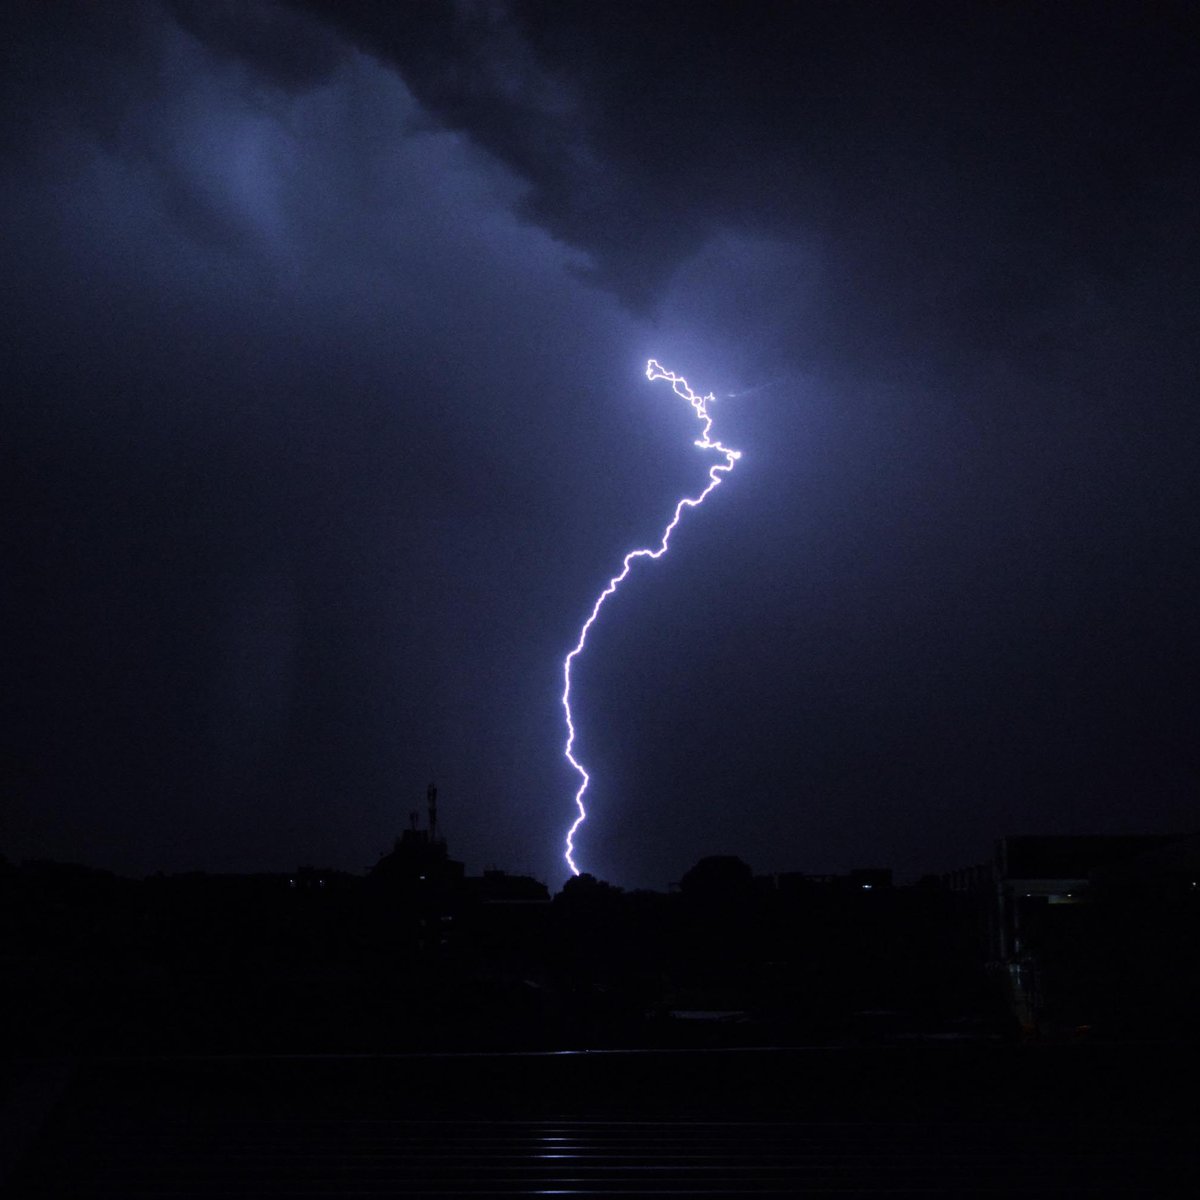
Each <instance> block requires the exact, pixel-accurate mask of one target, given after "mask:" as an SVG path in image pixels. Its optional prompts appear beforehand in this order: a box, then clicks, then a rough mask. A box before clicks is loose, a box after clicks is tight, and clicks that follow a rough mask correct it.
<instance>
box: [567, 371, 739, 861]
mask: <svg viewBox="0 0 1200 1200" xmlns="http://www.w3.org/2000/svg"><path fill="white" fill-rule="evenodd" d="M646 378H647V379H649V380H651V381H654V380H656V379H665V380H667V382H668V383H670V385H671V390H672V391H673V392H674V393H675V395H677V396H678V397H679V398H680V399H681V400H686V401H687V402H688V403H689V404H690V405H691V406H692V408H693V409H694V410H695V413H696V419H697V420H698V421H699V422H700V423H701V425H702V426H703V432H702V433H701V435H700V436H699V437H698V438H697V439H696V441H695V445H697V446H699V447H700V449H701V450H715V451H716V452H717V453H718V454H720V455H722V456H723V457H724V459H725V461H724V462H723V463H714V464H713V466H711V467H709V469H708V486H707V487H706V488H705V489H704V490H703V491H702V492H701V493H700V495H698V496H685V497H684V498H683V499H682V500H680V501H679V503H678V504H676V505H675V514H674V516H672V518H671V520H670V522H669V524H668V525H667V527H666V529H664V530H663V534H662V539H661V540H660V541H659V543H658V549H656V550H652V549H650V548H649V547H644V548H642V549H639V550H631V551H630V552H629V553H628V554H627V555H625V557H624V559H623V560H622V561H621V570H620V572H619V573H618V574H616V575H614V576H613V577H612V578H611V579H610V580H609V581H608V586H607V587H606V588H605V589H604V591H602V592H601V593H600V595H599V596H597V597H596V602H595V604H593V605H592V611H591V613H590V614H589V615H588V619H587V620H586V621H584V623H583V628H582V629H580V631H579V640H578V641H577V642H576V643H575V649H574V650H572V651H571V652H570V653H569V654H568V655H567V657H566V658H564V659H563V694H562V706H563V712H564V713H565V714H566V718H567V741H566V745H565V746H564V747H563V755H564V757H565V758H566V760H567V762H569V763H570V764H571V766H572V767H574V768H575V770H576V771H578V772H579V779H580V783H579V790H578V791H577V792H576V793H575V807H576V808H577V809H578V810H579V813H578V815H577V816H576V818H575V820H574V821H573V822H572V824H571V828H570V829H568V830H567V848H566V852H565V853H564V855H563V857H564V858H565V859H566V860H567V866H569V867H570V868H571V873H572V874H573V875H578V874H579V867H578V866H577V865H576V863H575V834H576V833H577V832H578V830H579V827H580V825H582V824H583V823H584V821H586V820H587V810H586V809H585V808H584V806H583V794H584V792H586V791H587V788H588V784H589V783H590V782H591V780H590V778H589V776H588V773H587V771H586V770H585V769H584V767H583V764H582V763H581V762H580V761H579V760H578V759H577V758H576V757H575V754H574V746H575V723H574V721H572V720H571V664H572V663H573V662H574V661H575V659H576V658H578V657H579V655H580V654H582V653H583V648H584V646H585V645H587V635H588V630H589V629H591V627H592V626H593V624H595V621H596V618H597V617H598V616H599V615H600V609H601V608H602V607H603V606H604V602H605V600H607V599H608V598H609V596H611V595H612V594H613V593H614V592H615V591H616V590H617V588H619V587H620V586H621V584H622V583H623V582H624V581H625V577H626V576H627V575H628V574H629V571H630V568H631V567H632V566H633V563H634V560H635V559H638V558H662V556H663V555H664V554H666V552H667V544H668V543H669V542H670V540H671V534H672V533H673V532H674V531H675V526H676V525H678V524H679V518H680V517H681V516H683V510H684V509H685V508H698V507H699V506H700V505H701V504H703V503H704V501H705V500H706V499H707V497H708V494H709V493H710V492H711V491H712V490H713V489H714V488H715V487H716V486H717V484H719V483H720V482H721V480H722V478H723V477H724V476H726V475H728V474H729V472H730V471H732V470H733V464H734V463H735V462H737V460H738V459H739V458H741V456H742V454H741V451H740V450H730V449H729V447H728V446H722V445H721V443H720V442H717V441H713V439H712V438H711V437H710V436H709V434H710V433H711V432H712V417H710V416H709V415H708V407H707V405H708V403H709V401H710V400H712V399H713V395H712V393H711V392H710V393H709V394H708V395H707V396H697V395H696V393H695V392H693V391H692V389H691V388H690V387H688V382H687V380H686V379H684V378H683V376H681V375H676V374H675V373H674V372H673V371H664V370H663V368H662V367H661V366H659V364H658V363H657V362H656V361H655V360H654V359H653V358H652V359H651V360H650V361H649V362H648V363H647V364H646Z"/></svg>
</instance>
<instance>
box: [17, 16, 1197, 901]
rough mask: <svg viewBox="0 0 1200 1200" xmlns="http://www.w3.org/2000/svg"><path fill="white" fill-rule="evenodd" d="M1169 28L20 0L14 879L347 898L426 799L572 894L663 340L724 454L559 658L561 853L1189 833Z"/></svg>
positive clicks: (1183, 415)
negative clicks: (47, 876) (330, 880)
mask: <svg viewBox="0 0 1200 1200" xmlns="http://www.w3.org/2000/svg"><path fill="white" fill-rule="evenodd" d="M1185 16H1186V14H1185V13H1184V11H1183V10H1182V9H1179V8H1173V7H1171V6H1166V5H1163V6H1155V7H1153V8H1144V7H1143V6H1137V5H1128V6H1115V5H1106V6H1087V7H1081V6H1067V5H1062V6H1059V5H1031V6H1017V5H1005V6H982V5H960V4H948V5H894V4H833V5H816V4H806V5H799V4H790V3H789V4H765V3H764V4H759V5H754V6H746V5H741V4H738V5H733V4H730V5H708V4H703V5H702V4H693V3H684V2H680V3H673V4H661V3H650V4H628V5H618V4H577V3H553V4H522V3H517V4H512V5H499V4H490V3H484V4H470V3H460V4H433V3H430V4H425V3H422V4H404V5H374V4H365V3H337V4H333V3H329V4H326V3H317V2H315V0H308V2H304V3H292V4H267V3H264V4H251V5H242V4H213V3H200V2H196V3H191V2H187V0H175V2H173V3H169V4H163V5H156V4H143V5H105V6H100V5H82V4H81V5H54V6H43V5H33V4H24V5H11V6H9V7H8V9H7V10H6V13H5V18H4V19H5V21H6V22H7V36H6V37H5V38H4V51H3V53H4V55H5V67H6V70H5V72H4V79H3V81H2V82H0V88H3V96H4V101H5V103H4V109H3V116H2V117H0V135H2V138H3V143H2V144H3V155H4V160H3V161H4V178H3V181H2V182H3V191H2V192H0V202H2V204H3V217H4V224H5V229H6V231H7V236H6V239H5V245H4V259H3V263H2V264H0V266H2V267H3V270H4V272H5V278H6V280H7V282H8V288H9V297H10V299H11V303H9V304H7V305H6V308H5V312H4V314H3V321H4V324H3V336H4V346H5V352H6V364H5V379H6V391H7V392H8V394H9V395H11V396H12V397H14V398H15V400H14V401H13V402H12V403H11V404H10V405H9V406H8V411H7V413H6V420H7V423H8V425H9V426H10V432H11V435H12V436H11V439H10V442H11V444H12V445H13V446H14V448H15V449H16V455H15V458H16V459H17V461H16V464H15V466H14V469H13V470H12V471H11V472H8V473H6V478H5V480H4V486H5V488H6V490H7V493H8V496H9V498H10V500H11V505H12V508H13V511H14V512H15V513H17V520H16V521H15V522H14V528H15V530H16V535H15V537H14V539H13V541H12V544H11V546H10V550H11V561H12V565H13V570H12V572H11V579H12V581H13V594H14V603H13V616H12V618H11V619H10V620H9V622H8V624H7V629H6V633H7V635H8V636H9V638H10V639H11V641H12V645H13V653H12V654H11V655H10V656H9V657H10V661H11V662H12V663H13V664H14V671H13V676H14V678H15V679H16V680H17V686H16V688H15V689H14V696H13V700H14V704H13V710H14V711H13V719H12V720H11V721H10V722H9V723H8V726H7V731H6V736H7V737H8V738H9V739H10V740H11V742H12V749H13V753H12V754H10V755H9V756H8V761H9V763H10V768H9V769H10V770H11V771H12V772H13V776H14V779H15V780H16V783H15V786H13V787H12V788H10V789H9V790H8V791H7V792H6V796H7V798H8V800H9V802H10V804H11V806H12V813H11V814H10V817H9V819H8V822H7V826H6V828H7V829H8V831H9V834H8V836H9V837H10V838H11V839H12V840H11V841H10V843H9V844H10V846H11V847H12V850H10V852H17V853H20V852H40V853H54V854H57V855H59V856H62V857H82V858H88V859H91V860H92V861H97V862H112V863H116V864H118V865H122V864H128V865H130V866H132V867H140V868H152V867H155V866H159V865H163V866H168V867H172V866H181V865H203V864H208V865H235V866H239V867H254V866H262V865H278V866H283V865H290V863H291V861H292V860H294V859H299V858H317V859H326V860H333V861H335V862H337V863H338V864H339V865H346V866H350V867H354V868H358V867H361V866H362V865H364V864H365V863H366V862H369V861H370V860H371V858H372V857H373V855H374V853H375V852H376V851H378V850H379V849H380V848H381V845H383V844H384V843H385V842H386V840H387V839H388V838H389V837H390V836H391V835H392V834H393V833H394V832H395V831H396V830H397V828H398V827H399V826H402V825H403V823H404V819H405V814H406V813H407V810H408V808H409V807H410V806H411V805H412V800H411V799H410V797H411V798H413V799H416V798H419V796H420V794H421V792H422V790H423V787H424V784H425V782H426V781H427V779H428V777H429V776H431V775H434V774H436V775H437V776H438V778H439V782H441V784H442V785H443V795H444V798H445V803H444V813H445V821H446V823H447V826H448V828H449V829H450V832H451V835H452V838H453V849H454V850H455V851H456V852H457V853H461V854H462V855H464V856H465V857H466V858H467V859H468V861H469V862H471V864H472V865H473V866H478V865H480V864H481V863H483V862H496V863H498V864H499V865H502V866H511V867H521V866H529V867H532V868H533V869H535V870H537V871H538V872H540V873H543V874H545V875H546V876H547V877H548V878H549V880H550V881H551V882H552V883H557V882H558V881H559V872H560V871H561V863H560V861H559V858H558V853H559V839H560V837H561V832H562V828H563V826H564V825H565V822H566V817H567V810H568V808H569V791H570V782H571V780H570V777H569V773H567V772H565V771H563V770H562V769H561V762H560V760H559V757H558V746H559V742H560V738H561V729H560V727H559V713H558V709H557V703H556V701H557V694H558V687H559V678H558V665H559V662H560V661H561V654H562V652H563V650H564V649H565V648H566V646H567V645H569V644H570V640H571V639H572V638H573V636H574V633H575V630H576V629H577V627H578V626H577V621H578V620H579V619H580V618H581V617H582V615H583V613H584V611H585V609H586V603H587V600H588V598H589V597H590V596H591V595H593V594H594V591H595V588H596V585H597V584H598V583H602V582H603V580H604V579H605V578H607V572H608V570H609V568H610V567H611V566H612V565H614V564H615V562H617V561H619V554H620V553H621V552H622V551H624V550H626V549H628V548H629V546H630V545H631V544H636V543H637V542H638V541H639V540H641V539H643V538H645V537H647V536H649V535H650V534H652V532H653V530H654V528H655V523H656V521H657V520H658V519H659V514H661V513H663V512H666V511H669V506H670V504H671V503H672V502H673V500H674V499H675V498H676V497H677V496H678V495H679V494H681V493H682V491H684V490H686V489H688V488H692V487H694V486H695V482H696V478H697V475H696V471H697V461H696V452H695V451H694V450H692V449H691V447H690V445H689V442H690V438H691V436H692V432H691V430H690V429H689V428H687V419H686V414H682V415H681V414H678V413H675V412H674V410H673V409H671V407H670V405H669V404H665V403H662V402H661V401H662V398H661V397H659V396H658V395H657V394H656V393H654V391H653V389H651V390H650V391H649V392H646V391H644V390H643V385H640V384H639V383H638V376H637V373H638V370H639V368H640V364H641V362H643V361H644V358H645V357H646V356H648V355H650V354H654V355H655V356H657V357H659V358H660V359H661V360H662V361H664V362H665V363H667V365H670V366H677V367H678V368H679V369H681V370H683V371H685V372H686V373H687V374H688V375H689V377H690V378H692V380H693V382H694V383H696V384H697V385H698V386H701V387H704V388H706V389H707V388H709V387H712V388H714V389H715V390H717V391H718V393H719V394H720V395H721V397H722V399H721V400H720V401H719V402H718V409H717V415H718V420H719V422H720V426H719V433H720V436H721V437H722V438H723V439H725V440H727V441H728V443H729V444H731V445H735V446H738V447H740V448H742V449H744V450H745V452H746V453H745V458H744V460H743V462H742V463H741V464H740V465H739V470H738V473H737V475H736V476H735V477H734V478H733V479H731V480H730V482H729V485H728V486H727V487H725V488H723V489H722V490H721V492H720V493H719V495H718V497H715V498H714V499H716V500H717V501H718V504H717V506H716V507H714V509H713V510H712V511H711V512H706V513H705V514H704V519H696V520H693V521H691V522H690V523H689V525H688V527H687V530H686V535H685V536H681V537H680V538H679V539H678V541H677V543H676V544H675V546H674V547H673V550H672V558H671V561H670V563H669V564H666V563H664V564H661V565H660V566H659V567H658V568H657V570H656V571H651V572H647V573H646V576H645V578H644V581H643V582H641V583H640V584H639V585H638V586H637V587H635V588H634V589H632V590H631V591H630V592H629V593H628V594H623V595H622V607H621V608H620V610H619V614H618V613H617V611H616V610H614V613H613V619H609V620H607V621H606V622H605V623H604V624H602V626H600V627H598V628H597V630H596V634H595V640H594V641H593V642H592V643H591V650H590V651H589V653H590V655H591V656H590V657H589V658H588V659H587V660H586V661H585V662H582V663H581V665H580V673H579V676H578V683H579V689H580V695H579V704H580V713H581V716H582V720H583V729H584V732H583V735H582V738H583V740H582V745H583V748H584V752H585V761H588V762H589V765H591V764H593V763H594V765H595V767H596V772H595V779H596V783H595V786H594V793H593V796H594V800H595V802H596V805H597V808H596V819H595V821H594V822H593V823H592V824H590V825H589V826H588V827H587V831H586V836H585V839H584V844H585V852H584V862H585V864H586V865H588V866H589V867H591V868H592V869H595V870H597V871H598V872H600V873H602V874H607V875H610V876H612V877H613V878H616V879H617V880H619V881H622V882H642V883H650V884H654V885H661V884H662V883H663V882H664V881H665V880H666V879H667V878H677V877H678V876H679V874H680V873H681V872H682V871H683V870H684V869H686V867H687V866H689V865H690V863H691V862H692V861H694V860H695V858H696V857H698V856H699V854H701V853H712V852H735V853H741V854H743V855H744V856H746V857H747V858H748V859H749V860H750V861H752V862H753V863H754V865H755V866H756V867H759V868H761V869H781V868H789V867H791V868H794V867H800V868H802V869H803V868H810V869H816V870H820V869H840V868H844V867H847V866H851V865H859V864H861V863H862V862H863V861H865V860H875V861H880V862H884V863H889V862H890V863H892V864H894V865H896V866H897V867H899V868H901V869H902V870H905V871H917V870H921V869H927V868H929V867H936V866H953V865H959V863H960V862H961V861H965V860H968V859H970V858H974V857H977V856H980V855H982V854H983V853H984V852H985V851H986V847H987V843H988V841H989V840H990V838H992V837H993V836H995V835H997V834H1000V833H1004V832H1009V831H1026V830H1036V829H1057V830H1064V831H1066V830H1089V829H1096V830H1105V829H1119V828H1137V827H1145V828H1171V827H1177V826H1179V825H1180V824H1182V823H1186V819H1187V818H1188V814H1189V813H1190V812H1191V809H1190V807H1189V805H1190V804H1191V797H1192V796H1193V795H1194V781H1195V778H1196V774H1195V772H1196V768H1197V764H1196V760H1195V752H1194V746H1195V744H1196V743H1197V741H1198V739H1196V738H1195V737H1194V736H1193V735H1194V732H1195V725H1196V720H1195V718H1196V703H1195V685H1194V679H1195V669H1196V667H1197V657H1198V656H1197V647H1196V637H1195V632H1196V631H1195V624H1194V620H1193V619H1192V617H1191V615H1190V614H1191V613H1192V612H1193V611H1194V595H1195V569H1194V546H1195V543H1196V538H1197V530H1196V514H1197V512H1200V498H1198V497H1197V495H1196V483H1195V479H1196V473H1195V469H1194V463H1193V461H1192V449H1193V447H1194V445H1195V442H1196V433H1197V432H1198V430H1197V416H1196V406H1195V396H1196V394H1197V392H1198V391H1200V386H1198V379H1197V370H1196V354H1195V338H1194V331H1195V327H1196V323H1197V322H1196V317H1197V313H1196V301H1197V288H1196V267H1195V262H1196V259H1197V256H1196V254H1195V238H1196V230H1195V220H1194V213H1195V193H1196V186H1195V185H1196V179H1195V161H1196V160H1195V156H1194V152H1193V146H1192V141H1191V137H1192V135H1191V131H1190V123H1189V121H1188V119H1187V117H1188V114H1189V113H1190V111H1192V110H1193V109H1194V107H1195V103H1194V101H1195V72H1194V70H1193V66H1192V58H1191V53H1190V51H1189V49H1188V40H1187V37H1186V28H1185V23H1184V17H1185ZM614 298H616V299H614ZM617 299H619V301H620V305H623V306H624V311H622V309H621V307H619V305H618V303H617ZM728 393H735V394H736V397H737V398H736V399H733V398H730V399H728V400H727V399H726V396H727V394H728ZM697 517H698V518H699V515H698V514H697Z"/></svg>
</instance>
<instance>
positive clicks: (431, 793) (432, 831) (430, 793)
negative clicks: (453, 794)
mask: <svg viewBox="0 0 1200 1200" xmlns="http://www.w3.org/2000/svg"><path fill="white" fill-rule="evenodd" d="M425 798H426V800H428V801H429V840H430V841H431V842H436V841H437V840H438V836H437V788H436V787H435V786H434V785H433V784H432V783H431V784H430V785H429V789H428V790H427V791H426V793H425Z"/></svg>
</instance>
